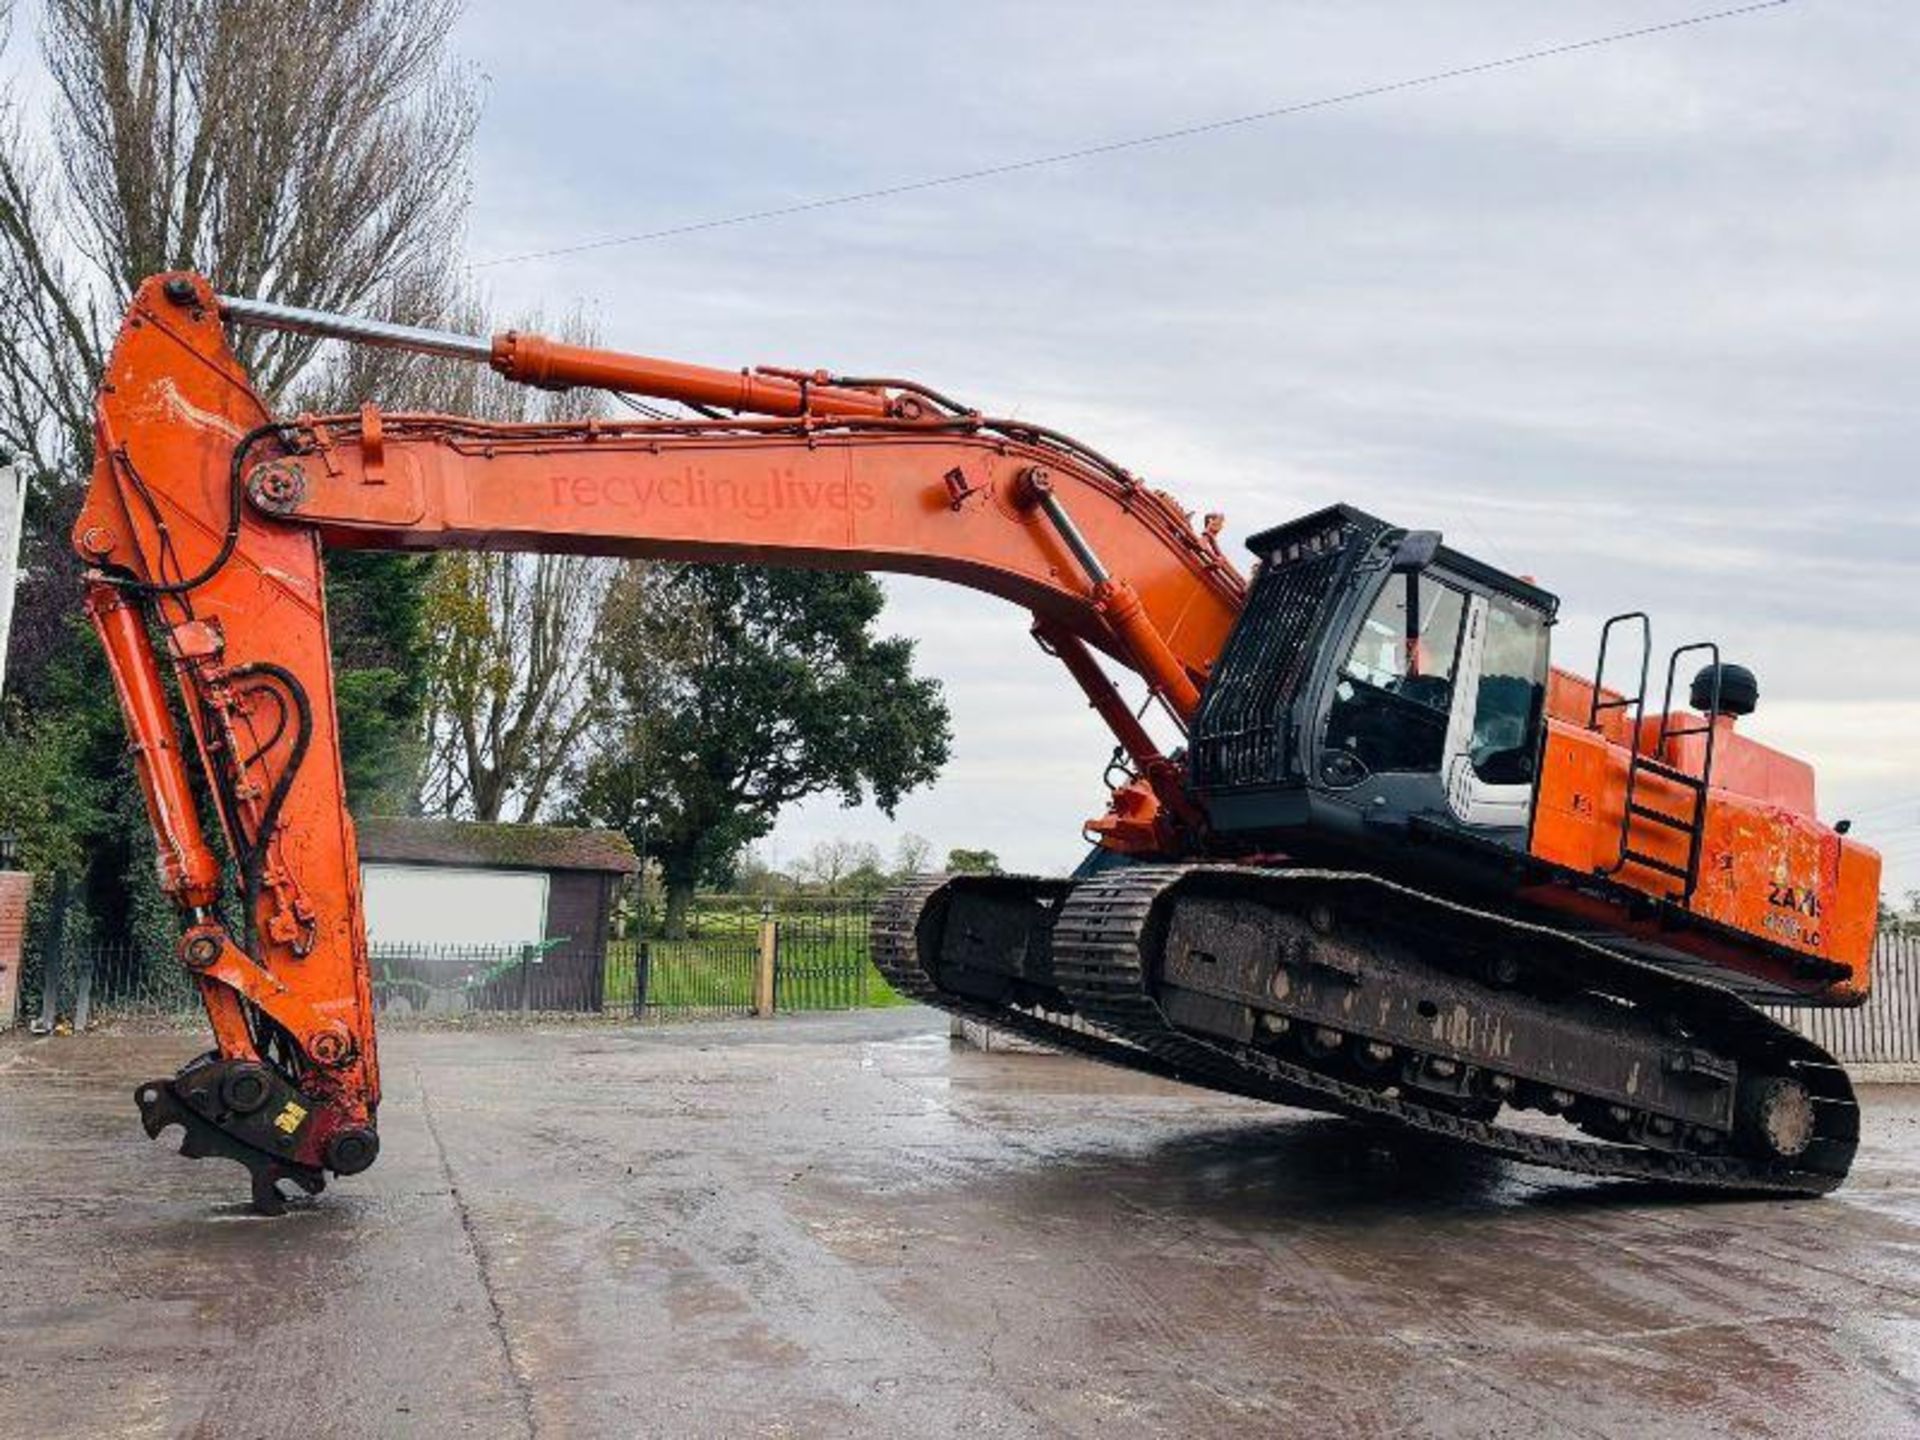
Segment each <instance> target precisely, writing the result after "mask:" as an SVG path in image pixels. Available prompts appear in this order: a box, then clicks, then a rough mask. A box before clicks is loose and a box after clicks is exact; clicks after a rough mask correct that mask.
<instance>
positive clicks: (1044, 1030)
mask: <svg viewBox="0 0 1920 1440" xmlns="http://www.w3.org/2000/svg"><path fill="white" fill-rule="evenodd" d="M1208 875H1219V876H1224V877H1231V878H1232V879H1235V880H1254V881H1257V882H1261V883H1265V884H1268V885H1271V886H1274V887H1286V886H1288V885H1311V886H1314V887H1318V889H1319V890H1321V891H1324V890H1325V889H1326V888H1327V887H1330V886H1331V887H1336V888H1338V889H1342V890H1346V891H1348V892H1351V893H1352V894H1353V895H1354V897H1355V898H1358V897H1359V896H1360V895H1361V894H1363V893H1364V894H1367V895H1369V896H1370V897H1371V898H1373V899H1374V900H1375V901H1376V902H1377V903H1379V904H1382V905H1392V906H1398V907H1400V908H1401V909H1403V910H1404V909H1407V908H1409V907H1413V908H1417V909H1422V910H1426V911H1429V912H1431V914H1432V916H1433V918H1434V921H1435V924H1436V928H1443V927H1444V926H1446V925H1448V924H1458V923H1463V922H1470V923H1474V924H1478V925H1487V924H1493V925H1498V926H1501V927H1504V928H1506V929H1507V930H1509V931H1512V932H1513V933H1514V934H1515V935H1516V938H1522V939H1527V940H1529V941H1532V942H1535V943H1539V944H1543V945H1547V944H1550V945H1553V946H1559V947H1572V948H1573V949H1574V950H1577V951H1578V952H1580V962H1581V966H1582V974H1583V976H1588V977H1590V978H1591V983H1592V984H1593V985H1594V986H1595V987H1596V988H1600V989H1607V990H1611V991H1613V992H1615V993H1623V994H1629V995H1632V996H1634V997H1635V998H1636V999H1637V1000H1638V1001H1639V1002H1640V1003H1648V1001H1649V1000H1650V999H1652V1000H1657V1002H1659V1003H1660V1004H1662V1005H1663V1006H1665V1007H1667V1008H1671V1009H1672V1010H1673V1011H1675V1012H1676V1013H1680V1014H1684V1015H1685V1016H1686V1017H1687V1018H1688V1021H1689V1023H1690V1024H1691V1025H1693V1026H1694V1027H1695V1029H1696V1032H1697V1033H1699V1034H1700V1035H1701V1036H1703V1037H1710V1038H1711V1042H1712V1044H1713V1046H1714V1048H1716V1049H1717V1050H1719V1051H1721V1052H1723V1053H1729V1054H1732V1055H1734V1056H1735V1057H1736V1058H1741V1059H1746V1060H1749V1061H1752V1060H1764V1061H1765V1062H1766V1064H1767V1065H1768V1067H1769V1068H1772V1069H1790V1070H1791V1072H1792V1074H1793V1075H1794V1077H1795V1078H1796V1079H1799V1080H1800V1081H1801V1082H1802V1083H1803V1084H1804V1085H1806V1087H1807V1089H1808V1091H1809V1093H1810V1094H1811V1095H1812V1097H1813V1099H1814V1103H1815V1111H1816V1117H1817V1118H1816V1130H1815V1139H1814V1142H1813V1144H1812V1145H1811V1146H1809V1148H1808V1150H1807V1151H1806V1152H1805V1153H1804V1154H1803V1155H1802V1156H1800V1157H1799V1159H1798V1160H1797V1161H1795V1162H1793V1163H1790V1164H1789V1163H1778V1162H1766V1161H1761V1160H1753V1159H1747V1158H1743V1157H1740V1156H1737V1155H1728V1154H1712V1155H1701V1154H1685V1153H1677V1152H1672V1151H1662V1150H1653V1149H1648V1148H1644V1147H1639V1146H1634V1145H1628V1144H1611V1143H1604V1142H1596V1141H1588V1140H1578V1139H1570V1138H1562V1137H1560V1136H1557V1135H1551V1134H1544V1133H1537V1132H1534V1131H1529V1130H1516V1129H1514V1128H1512V1127H1509V1126H1503V1125H1500V1124H1497V1123H1494V1122H1490V1121H1479V1120H1473V1119H1469V1118H1466V1117H1464V1116H1461V1115H1457V1114H1452V1113H1449V1112H1447V1111H1444V1110H1440V1109H1437V1108H1434V1107H1432V1106H1428V1105H1424V1104H1421V1103H1420V1102H1419V1100H1418V1099H1417V1098H1415V1097H1413V1096H1410V1095H1408V1094H1406V1093H1400V1094H1391V1095H1390V1094H1386V1093H1382V1092H1381V1091H1379V1090H1375V1089H1369V1088H1367V1087H1366V1086H1363V1085H1358V1084H1355V1083H1353V1082H1351V1081H1349V1080H1345V1079H1342V1078H1340V1077H1338V1076H1335V1075H1331V1074H1326V1073H1323V1072H1321V1071H1319V1070H1316V1069H1314V1068H1312V1067H1311V1066H1309V1065H1305V1064H1301V1063H1299V1062H1298V1061H1295V1060H1290V1059H1283V1058H1281V1057H1279V1056H1276V1055H1273V1054H1269V1053H1267V1052H1265V1051H1262V1050H1258V1049H1254V1048H1252V1047H1250V1046H1241V1045H1235V1044H1232V1043H1230V1042H1225V1041H1221V1040H1217V1039H1214V1038H1212V1037H1201V1036H1197V1035H1194V1034H1191V1033H1188V1032H1184V1031H1181V1030H1179V1029H1176V1028H1175V1027H1174V1026H1173V1025H1172V1024H1171V1023H1169V1021H1168V1020H1167V1018H1166V1016H1165V1014H1164V1013H1162V1011H1161V1009H1160V1007H1159V1005H1158V1004H1157V1003H1156V1002H1155V1000H1154V998H1153V994H1152V989H1151V986H1152V982H1153V977H1152V975H1151V973H1150V967H1151V964H1152V960H1151V954H1150V947H1151V945H1152V943H1153V942H1152V938H1151V934H1150V927H1151V924H1152V921H1153V917H1154V912H1155V908H1156V906H1157V905H1158V904H1159V903H1160V902H1161V900H1162V898H1163V897H1164V896H1166V895H1167V894H1168V893H1169V892H1170V891H1171V890H1173V889H1174V888H1175V887H1176V886H1178V885H1179V884H1180V883H1181V882H1182V881H1184V880H1188V879H1190V878H1191V877H1196V876H1208ZM949 883H951V882H950V880H949V878H948V877H940V876H933V877H924V878H922V879H920V880H917V881H914V882H910V883H909V884H907V885H904V886H901V887H899V888H898V889H896V890H895V891H893V892H892V893H890V894H889V895H888V896H887V898H886V900H885V901H884V902H883V903H882V905H881V907H880V909H879V910H878V911H877V912H876V914H875V917H874V925H873V938H874V947H873V949H874V958H875V961H876V963H877V964H878V965H879V967H880V969H881V971H882V973H883V974H884V975H885V976H886V977H887V980H888V983H889V984H891V985H893V987H894V988H895V989H896V990H898V991H900V992H901V993H903V994H906V995H909V996H911V997H912V998H914V999H916V1000H921V1001H923V1002H925V1003H927V1004H930V1005H934V1006H938V1007H940V1008H942V1009H946V1010H948V1011H951V1012H953V1013H956V1014H960V1015H965V1016H968V1017H970V1018H973V1019H977V1020H980V1021H981V1022H983V1023H985V1024H988V1025H992V1026H994V1027H995V1028H997V1029H1000V1030H1003V1031H1009V1032H1011V1033H1014V1034H1018V1035H1023V1036H1026V1037H1028V1038H1030V1039H1034V1040H1038V1041H1040V1042H1042V1043H1045V1044H1048V1045H1051V1046H1055V1047H1057V1048H1059V1049H1063V1050H1069V1051H1073V1052H1075V1053H1077V1054H1082V1055H1086V1056H1089V1057H1090V1058H1093V1059H1096V1060H1101V1061H1104V1062H1106V1063H1109V1064H1114V1065H1120V1066H1124V1067H1126V1068H1129V1069H1134V1070H1142V1071H1145V1072H1147V1073H1149V1074H1154V1075H1160V1076H1164V1077H1167V1078H1169V1079H1174V1080H1179V1081H1183V1082H1186V1083H1189V1084H1195V1085H1202V1086H1206V1087H1208V1088H1210V1089H1216V1090H1223V1091H1227V1092H1229V1093H1232V1094H1238V1095H1246V1096H1252V1097H1254V1098H1258V1099H1266V1100H1272V1101H1275V1102H1277V1103H1281V1104H1289V1105H1303V1104H1304V1105H1307V1106H1308V1107H1310V1108H1314V1109H1320V1110H1326V1111H1330V1112H1333V1113H1336V1114H1343V1115H1349V1116H1353V1117H1355V1118H1359V1119H1365V1120H1371V1121H1376V1122H1381V1123H1384V1124H1388V1125H1392V1126H1396V1127H1399V1128H1402V1129H1405V1130H1409V1131H1413V1132H1416V1133H1420V1134H1424V1135H1430V1136H1434V1137H1436V1138H1439V1139H1443V1140H1449V1141H1453V1142H1456V1143H1459V1144H1463V1145H1468V1146H1471V1147H1473V1148H1475V1149H1477V1150H1481V1151H1484V1152H1487V1153H1490V1154H1494V1155H1499V1156H1503V1157H1505V1158H1507V1159H1510V1160H1515V1161H1519V1162H1522V1163H1525V1164H1531V1165H1543V1166H1548V1167H1551V1168H1553V1169H1557V1170H1567V1171H1572V1172H1575V1173H1578V1174H1584V1175H1595V1176H1613V1177H1622V1178H1629V1179H1637V1180H1643V1181H1656V1182H1665V1183H1672V1184H1676V1185H1684V1186H1693V1187H1706V1188H1713V1189H1719V1190H1742V1191H1773V1192H1781V1193H1788V1194H1821V1193H1824V1192H1826V1191H1829V1190H1832V1189H1833V1188H1835V1187H1836V1186H1837V1185H1839V1184H1840V1182H1841V1181H1842V1180H1843V1179H1844V1178H1845V1176H1846V1173H1847V1169H1848V1166H1849V1165H1850V1164H1851V1161H1852V1157H1853V1151H1854V1148H1855V1144H1856V1142H1857V1139H1858V1107H1857V1106H1856V1105H1855V1103H1854V1099H1853V1090H1852V1086H1851V1084H1850V1083H1849V1082H1848V1080H1847V1078H1846V1074H1845V1072H1844V1071H1843V1070H1841V1069H1840V1067H1839V1066H1838V1065H1837V1064H1836V1063H1835V1062H1834V1060H1833V1058H1832V1057H1831V1056H1830V1055H1828V1054H1827V1053H1826V1052H1825V1051H1824V1050H1822V1049H1821V1048H1820V1047H1819V1046H1818V1045H1816V1044H1814V1043H1813V1042H1812V1041H1810V1040H1808V1039H1806V1038H1805V1037H1804V1036H1801V1035H1800V1034H1799V1033H1798V1032H1796V1031H1794V1030H1791V1029H1789V1028H1788V1027H1786V1026H1783V1025H1780V1024H1779V1023H1777V1022H1776V1021H1774V1020H1771V1019H1769V1018H1768V1017H1767V1016H1765V1015H1763V1014H1762V1013H1761V1012H1760V1011H1758V1010H1756V1009H1754V1008H1753V1007H1752V1006H1750V1005H1748V1004H1747V1003H1746V1002H1744V1001H1742V1000H1740V999H1739V998H1738V997H1736V996H1734V995H1733V994H1732V993H1731V992H1729V991H1727V990H1725V989H1724V988H1722V987H1720V986H1717V985H1714V984H1712V983H1711V982H1708V981H1703V980H1697V979H1691V978H1686V977H1681V976H1677V975H1674V974H1672V973H1671V972H1668V971H1664V970H1661V969H1660V968H1659V967H1657V966H1654V965H1650V964H1648V963H1646V962H1644V961H1638V960H1633V959H1629V958H1627V957H1625V956H1621V955H1617V954H1615V953H1614V952H1612V951H1609V950H1606V949H1604V948H1602V947H1600V946H1598V945H1594V944H1592V943H1591V942H1589V941H1585V940H1582V939H1580V938H1578V937H1575V936H1570V935H1567V934H1565V933H1564V932H1561V931H1556V930H1552V929H1549V928H1547V927H1543V926H1535V925H1530V924H1527V923H1526V922H1522V921H1516V920H1512V919H1509V918H1507V917H1504V916H1499V915H1493V914H1490V913H1488V912H1483V911H1478V910H1474V909H1472V908H1470V907H1466V906H1461V905H1458V904H1455V903H1454V902H1451V901H1445V900H1441V899H1438V898H1437V897H1434V896H1430V895H1425V894H1422V893H1421V892H1418V891H1414V890H1411V889H1409V888H1407V887H1405V886H1400V885H1396V884H1394V883H1393V882H1391V881H1386V880H1383V879H1380V878H1379V877H1377V876H1372V875H1366V874H1359V873H1350V872H1340V871H1323V870H1312V871H1309V870H1250V869H1247V868H1244V867H1231V866H1151V867H1149V866H1141V867H1134V868H1128V869H1122V870H1116V871H1111V872H1108V873H1107V874H1104V875H1098V876H1094V877H1091V878H1089V879H1085V880H1081V881H1076V882H1063V881H1047V880H1026V879H1015V878H1013V877H1008V878H1007V879H1005V880H1003V881H998V882H994V883H1000V884H1008V885H1022V884H1024V885H1028V886H1031V887H1033V888H1034V892H1035V894H1036V896H1052V897H1059V898H1058V899H1057V903H1058V905H1059V911H1058V914H1057V916H1056V918H1055V920H1054V924H1053V944H1052V950H1053V956H1052V958H1053V970H1054V975H1055V978H1056V980H1057V982H1058V983H1059V985H1060V987H1061V990H1062V992H1063V995H1064V997H1065V999H1066V1001H1067V1002H1068V1003H1069V1004H1070V1005H1071V1008H1072V1010H1073V1012H1074V1014H1075V1015H1076V1016H1077V1017H1078V1018H1079V1020H1080V1021H1082V1022H1084V1023H1085V1025H1086V1026H1087V1027H1090V1028H1082V1026H1081V1025H1076V1024H1073V1023H1071V1022H1068V1021H1065V1020H1063V1019H1061V1018H1059V1017H1056V1016H1054V1015H1051V1014H1048V1013H1039V1012H1035V1011H1032V1010H1029V1009H1015V1008H1007V1007H1002V1006H996V1005H992V1004H988V1003H985V1002H981V1001H975V1000H970V999H968V998H966V997H963V996H958V995H954V994H952V993H951V992H948V991H945V990H943V989H941V988H940V987H939V986H938V985H937V984H936V983H935V982H934V981H933V980H932V978H931V977H930V976H929V975H928V973H927V971H926V969H925V968H924V967H923V965H922V963H921V956H922V954H923V953H924V951H925V950H926V948H927V947H928V946H929V944H931V943H934V942H937V938H938V937H937V935H934V934H929V933H923V932H924V931H925V930H927V929H928V928H929V927H930V924H931V925H933V926H937V922H938V918H939V909H940V907H939V905H938V903H937V902H938V901H939V898H940V892H941V891H942V889H943V888H944V887H945V886H946V885H947V884H949ZM969 883H979V882H977V881H975V882H969Z"/></svg>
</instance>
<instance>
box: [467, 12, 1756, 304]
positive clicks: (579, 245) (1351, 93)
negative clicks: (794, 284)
mask: <svg viewBox="0 0 1920 1440" xmlns="http://www.w3.org/2000/svg"><path fill="white" fill-rule="evenodd" d="M1792 3H1793V0H1758V3H1756V4H1751V5H1736V6H1734V7H1733V8H1732V9H1728V10H1713V11H1709V12H1707V13H1705V14H1700V15H1688V16H1685V17H1683V18H1682V19H1679V20H1668V21H1666V22H1664V23H1662V24H1659V25H1642V26H1640V27H1639V28H1637V29H1634V30H1616V31H1614V32H1613V33H1612V34H1608V35H1595V36H1593V37H1591V38H1590V39H1586V40H1573V41H1569V42H1568V43H1566V44H1564V45H1549V46H1547V47H1545V48H1544V49H1540V50H1526V51H1522V52H1521V53H1519V54H1517V55H1503V56H1501V57H1500V58H1499V59H1497V60H1483V61H1481V62H1480V63H1478V64H1475V65H1457V66H1455V67H1453V68H1452V69H1450V70H1436V71H1433V72H1432V73H1430V74H1426V75H1415V76H1412V77H1410V78H1408V79H1405V80H1389V81H1386V82H1384V83H1382V84H1379V85H1368V86H1366V87H1364V88H1363V89H1359V90H1347V91H1344V92H1342V93H1340V94H1338V95H1323V96H1321V97H1320V98H1318V99H1315V100H1300V101H1296V102H1294V103H1293V104H1290V105H1277V106H1275V107H1274V108H1272V109H1270V110H1256V111H1254V112H1253V113H1252V114H1248V115H1230V116H1227V117H1225V118H1223V119H1219V120H1207V121H1203V122H1201V123H1199V124H1196V125H1183V126H1181V127H1180V128H1178V129H1175V130H1160V131H1156V132H1155V133H1153V134H1151V135H1135V136H1131V137H1129V138H1127V139H1124V140H1109V141H1107V142H1105V143H1104V144H1099V145H1083V146H1081V147H1079V148H1078V149H1074V150H1060V151H1056V152H1055V153H1053V154H1051V155H1034V156H1030V157H1028V158H1027V159H1024V160H1009V161H1006V162H1004V163H1002V164H999V165H984V166H981V167H980V168H979V169H977V170H957V171H954V172H952V173H951V174H947V175H934V176H929V177H927V178H925V179H921V180H907V181H903V182H901V183H900V184H898V185H882V186H878V187H876V188H874V189H872V190H855V191H851V192H849V193H847V194H844V195H826V196H822V197H821V198H819V199H817V200H802V201H798V202H796V203H794V204H792V205H775V206H770V207H769V208H767V209H764V210H748V211H745V212H743V213H741V214H738V215H724V216H720V217H718V218H715V219H710V220H693V221H689V222H687V223H686V224H682V225H669V226H666V227H665V228H664V229H660V230H643V231H640V232H638V233H637V234H633V235H609V236H603V237H602V238H600V239H598V240H581V241H577V242H575V243H574V244H571V245H555V246H551V247H549V248H548V249H545V250H526V251H522V252H521V253H520V254H517V255H497V256H495V257H494V258H493V259H491V260H475V261H472V262H471V263H470V264H469V265H468V267H467V268H468V269H470V270H485V269H488V268H490V267H492V266H496V265H518V264H521V263H523V262H525V261H528V260H551V259H555V258H557V257H559V256H563V255H579V254H583V253H585V252H586V251H589V250H611V249H613V248H615V247H616V246H621V245H642V244H645V243H647V242H648V241H651V240H669V239H672V238H673V237H674V236H676V235H694V234H698V233H700V232H701V231H704V230H724V229H727V228H729V227H731V226H735V225H751V224H754V223H756V222H758V221H762V220H778V219H780V218H782V217H783V216H788V215H805V214H808V213H810V212H812V211H815V210H830V209H834V208H836V207H838V206H842V205H859V204H864V203H865V202H867V201H870V200H885V199H888V198H890V197H892V196H895V195H910V194H913V193H915V192H917V191H921V190H938V189H941V188H943V187H945V186H949V185H968V184H972V183H973V182H974V181H977V180H991V179H994V178H995V177H997V176H1001V175H1016V174H1018V173H1020V172H1021V171H1023V170H1039V169H1042V168H1044V167H1046V166H1050V165H1066V164H1069V163H1071V162H1072V161H1075V160H1089V159H1093V158H1094V157H1096V156H1100V155H1112V154H1116V153H1118V152H1120V151H1123V150H1141V149H1145V148H1146V147H1147V146H1150V145H1166V144H1169V143H1171V142H1173V141H1176V140H1191V139H1194V138H1196V137H1198V136H1201V135H1212V134H1215V133H1217V132H1219V131H1222V130H1232V129H1236V128H1238V127H1240V126H1244V125H1258V124H1262V123H1264V122H1266V121H1269V120H1283V119H1285V118H1286V117H1288V116H1290V115H1301V114H1305V113H1306V112H1307V111H1309V110H1325V109H1329V108H1331V107H1332V106H1335V105H1349V104H1352V103H1353V102H1354V101H1356V100H1371V99H1373V98H1375V97H1377V96H1380V95H1391V94H1394V93H1395V92H1396V91H1401V90H1417V89H1420V88H1422V87H1424V86H1428V85H1439V84H1442V83H1444V82H1446V81H1449V80H1463V79H1466V78H1467V77H1468V76H1471V75H1484V74H1486V73H1488V72H1489V71H1493V70H1508V69H1512V68H1513V67H1514V66H1516V65H1529V64H1532V63H1533V62H1535V61H1537V60H1551V59H1553V58H1554V57H1556V56H1560V55H1572V54H1574V53H1576V52H1578V51H1581V50H1597V49H1599V48H1600V47H1601V46H1603V45H1618V44H1620V43H1621V42H1622V41H1625V40H1640V39H1644V38H1645V37H1647V36H1649V35H1663V34H1666V33H1668V32H1669V31H1673V30H1687V29H1691V28H1693V27H1695V26H1699V25H1710V24H1712V23H1714V22H1715V21H1718V20H1732V19H1735V18H1737V17H1738V16H1741V15H1752V14H1754V13H1756V12H1757V11H1761V10H1778V9H1780V8H1781V7H1782V6H1785V5H1790V4H1792Z"/></svg>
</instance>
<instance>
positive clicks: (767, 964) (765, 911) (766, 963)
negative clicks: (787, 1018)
mask: <svg viewBox="0 0 1920 1440" xmlns="http://www.w3.org/2000/svg"><path fill="white" fill-rule="evenodd" d="M779 958H780V926H779V924H778V922H777V921H775V920H774V918H773V912H772V907H771V906H764V905H763V906H762V907H761V910H760V954H759V956H758V957H757V963H756V964H755V966H754V972H753V1013H754V1014H756V1015H758V1016H759V1017H760V1018H761V1019H762V1020H771V1019H772V1018H773V970H774V966H775V965H776V964H778V963H779Z"/></svg>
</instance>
